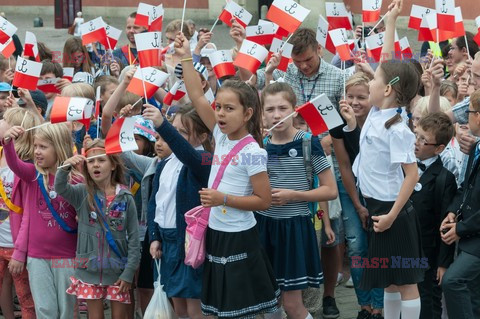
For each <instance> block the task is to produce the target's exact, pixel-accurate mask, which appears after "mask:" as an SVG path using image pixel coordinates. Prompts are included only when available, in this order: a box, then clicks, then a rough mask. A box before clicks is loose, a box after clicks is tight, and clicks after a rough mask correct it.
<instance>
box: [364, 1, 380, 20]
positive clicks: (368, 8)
mask: <svg viewBox="0 0 480 319" xmlns="http://www.w3.org/2000/svg"><path fill="white" fill-rule="evenodd" d="M381 8H382V0H362V21H363V22H373V23H375V22H377V21H378V20H379V19H380V9H381Z"/></svg>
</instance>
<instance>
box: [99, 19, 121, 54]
mask: <svg viewBox="0 0 480 319" xmlns="http://www.w3.org/2000/svg"><path fill="white" fill-rule="evenodd" d="M105 32H106V34H107V37H106V38H105V41H104V42H102V44H103V45H104V46H105V47H106V48H107V49H111V50H114V49H115V46H116V45H117V42H118V39H120V35H121V34H122V30H120V29H117V28H115V27H112V26H111V25H108V24H106V25H105Z"/></svg>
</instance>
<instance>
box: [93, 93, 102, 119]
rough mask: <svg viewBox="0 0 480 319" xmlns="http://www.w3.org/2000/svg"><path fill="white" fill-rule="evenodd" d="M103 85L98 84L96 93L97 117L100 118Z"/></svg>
mask: <svg viewBox="0 0 480 319" xmlns="http://www.w3.org/2000/svg"><path fill="white" fill-rule="evenodd" d="M101 95H102V87H101V85H99V86H97V92H96V94H95V112H94V113H95V118H96V119H98V117H99V115H100V103H102V97H101Z"/></svg>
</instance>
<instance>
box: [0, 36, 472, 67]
mask: <svg viewBox="0 0 480 319" xmlns="http://www.w3.org/2000/svg"><path fill="white" fill-rule="evenodd" d="M437 32H438V28H437ZM437 37H438V36H437ZM463 37H464V39H465V48H466V49H467V55H468V59H469V60H470V61H472V57H471V56H470V49H469V48H468V41H467V34H466V33H465V34H464V35H463ZM8 61H10V60H8Z"/></svg>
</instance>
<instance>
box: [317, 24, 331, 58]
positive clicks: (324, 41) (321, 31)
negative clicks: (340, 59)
mask: <svg viewBox="0 0 480 319" xmlns="http://www.w3.org/2000/svg"><path fill="white" fill-rule="evenodd" d="M329 29H330V27H329V25H328V22H327V20H325V18H324V17H323V16H322V15H320V17H319V19H318V26H317V41H318V43H319V44H320V45H321V46H322V47H324V48H325V49H327V50H328V51H330V52H331V53H332V54H335V46H334V45H333V42H332V39H331V38H330V35H329V34H328V30H329Z"/></svg>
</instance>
